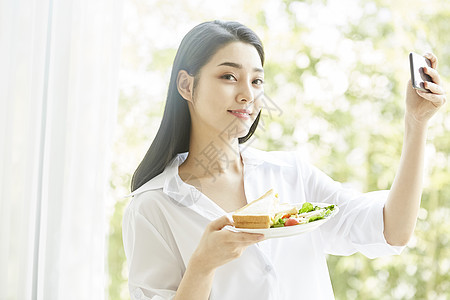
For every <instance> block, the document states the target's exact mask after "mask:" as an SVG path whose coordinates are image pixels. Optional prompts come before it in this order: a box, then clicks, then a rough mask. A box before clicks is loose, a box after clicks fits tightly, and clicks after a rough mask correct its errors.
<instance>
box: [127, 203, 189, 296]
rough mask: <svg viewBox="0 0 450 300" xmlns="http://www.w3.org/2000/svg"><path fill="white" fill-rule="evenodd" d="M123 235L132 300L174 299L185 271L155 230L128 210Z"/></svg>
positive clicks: (135, 213)
mask: <svg viewBox="0 0 450 300" xmlns="http://www.w3.org/2000/svg"><path fill="white" fill-rule="evenodd" d="M122 234H123V244H124V248H125V255H126V257H127V265H128V272H129V273H128V286H129V290H130V296H131V299H132V300H135V299H145V300H148V299H152V300H163V299H164V300H165V299H173V298H174V296H175V293H176V290H177V288H178V285H179V283H180V281H181V278H182V271H181V268H180V266H179V263H178V261H177V259H176V258H175V256H174V255H173V252H172V251H171V249H170V248H169V246H168V245H167V243H166V241H165V240H164V238H163V237H162V235H161V234H160V233H159V232H158V230H157V229H156V228H155V226H153V224H152V223H151V222H150V221H149V220H147V218H145V217H144V216H143V215H142V214H140V213H139V212H138V211H135V210H134V209H132V208H130V207H127V209H126V210H125V213H124V217H123V227H122Z"/></svg>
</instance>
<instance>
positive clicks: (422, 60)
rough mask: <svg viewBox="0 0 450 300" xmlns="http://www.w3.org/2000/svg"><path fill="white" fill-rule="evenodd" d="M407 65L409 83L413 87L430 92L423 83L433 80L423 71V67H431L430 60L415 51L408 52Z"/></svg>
mask: <svg viewBox="0 0 450 300" xmlns="http://www.w3.org/2000/svg"><path fill="white" fill-rule="evenodd" d="M409 66H410V68H411V83H412V86H413V88H415V89H417V90H420V91H423V92H428V93H431V91H430V90H428V89H426V88H425V87H424V85H423V83H424V81H430V82H433V80H432V79H431V77H430V76H429V75H427V74H425V73H424V72H423V67H431V61H430V60H429V59H428V58H426V57H423V56H422V55H419V54H417V53H414V52H411V53H409Z"/></svg>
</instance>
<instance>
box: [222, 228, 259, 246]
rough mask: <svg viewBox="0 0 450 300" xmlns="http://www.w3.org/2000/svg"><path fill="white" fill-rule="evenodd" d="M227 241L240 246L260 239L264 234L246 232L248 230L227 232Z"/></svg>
mask: <svg viewBox="0 0 450 300" xmlns="http://www.w3.org/2000/svg"><path fill="white" fill-rule="evenodd" d="M227 238H228V241H229V242H231V243H234V244H238V245H240V246H245V245H251V244H254V243H257V242H260V241H262V240H263V239H264V238H265V236H264V234H261V233H248V232H232V231H229V233H228V237H227Z"/></svg>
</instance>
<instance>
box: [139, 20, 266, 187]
mask: <svg viewBox="0 0 450 300" xmlns="http://www.w3.org/2000/svg"><path fill="white" fill-rule="evenodd" d="M235 41H239V42H244V43H248V44H250V45H252V46H254V47H255V48H256V50H257V51H258V54H259V56H260V58H261V64H262V65H264V49H263V46H262V43H261V40H260V39H259V38H258V36H257V35H256V34H255V33H254V32H253V31H252V30H251V29H249V28H248V27H246V26H244V25H242V24H240V23H238V22H225V21H217V20H216V21H210V22H204V23H201V24H199V25H197V26H195V27H194V28H193V29H191V30H190V31H189V32H188V33H187V34H186V36H185V37H184V38H183V40H182V41H181V44H180V47H179V48H178V51H177V54H176V56H175V60H174V62H173V67H172V74H171V76H170V83H169V91H168V93H167V101H166V106H165V108H164V114H163V118H162V121H161V125H160V127H159V130H158V132H157V134H156V137H155V139H154V140H153V142H152V144H151V146H150V148H149V149H148V151H147V153H146V154H145V157H144V159H143V160H142V161H141V163H140V164H139V166H138V167H137V169H136V171H135V172H134V175H133V178H132V180H131V191H135V190H136V189H138V188H139V187H140V186H141V185H143V184H144V183H146V182H147V181H149V180H150V179H152V178H153V177H155V176H157V175H158V174H160V173H162V171H164V169H165V167H166V166H167V164H168V163H169V162H170V161H171V160H172V159H173V158H174V157H175V156H176V155H177V154H178V153H183V152H187V151H189V139H190V129H191V117H190V115H189V108H188V104H187V101H186V100H184V99H183V98H182V96H181V95H180V94H179V92H178V89H177V76H178V72H179V71H180V70H185V71H186V72H188V73H189V74H190V75H191V76H197V74H198V73H199V71H200V69H201V68H202V67H203V66H204V65H205V64H207V63H208V61H209V60H210V59H211V57H212V56H213V55H214V54H215V53H216V52H217V51H218V50H219V49H220V48H221V47H222V46H225V45H226V44H228V43H230V42H235ZM195 78H196V77H194V87H195ZM260 115H261V113H259V114H258V116H257V117H256V119H255V121H254V122H253V124H252V126H251V127H250V129H249V132H248V133H247V135H246V136H244V137H241V138H239V143H240V144H242V143H244V142H246V141H247V140H248V139H249V138H250V137H251V136H252V135H253V133H254V132H255V130H256V127H257V126H258V122H259V118H260Z"/></svg>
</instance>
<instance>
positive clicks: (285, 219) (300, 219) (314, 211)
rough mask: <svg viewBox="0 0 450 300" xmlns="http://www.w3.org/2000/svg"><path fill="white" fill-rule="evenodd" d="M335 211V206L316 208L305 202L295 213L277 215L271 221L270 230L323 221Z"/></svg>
mask: <svg viewBox="0 0 450 300" xmlns="http://www.w3.org/2000/svg"><path fill="white" fill-rule="evenodd" d="M334 209H335V205H334V204H332V205H329V206H326V207H320V206H314V205H313V204H311V203H309V202H305V203H303V205H302V207H301V208H300V209H299V210H298V211H297V210H296V212H295V213H286V212H281V213H278V214H275V216H274V217H273V218H272V220H271V226H270V228H276V227H285V226H293V225H299V224H306V223H310V222H314V221H317V220H321V219H324V218H326V217H328V216H329V215H331V213H332V212H333V210H334Z"/></svg>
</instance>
